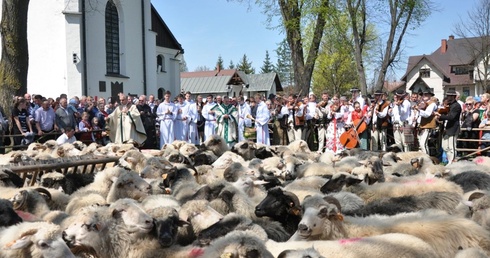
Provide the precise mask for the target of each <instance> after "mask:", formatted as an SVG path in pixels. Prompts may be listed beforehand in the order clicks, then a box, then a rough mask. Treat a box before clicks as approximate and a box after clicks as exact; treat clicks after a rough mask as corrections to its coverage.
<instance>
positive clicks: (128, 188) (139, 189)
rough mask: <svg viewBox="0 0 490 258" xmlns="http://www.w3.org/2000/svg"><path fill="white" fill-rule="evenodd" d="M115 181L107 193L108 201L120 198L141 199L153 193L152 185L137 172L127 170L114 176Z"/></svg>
mask: <svg viewBox="0 0 490 258" xmlns="http://www.w3.org/2000/svg"><path fill="white" fill-rule="evenodd" d="M113 180H114V181H113V183H112V185H111V187H110V189H109V192H108V194H107V198H106V201H107V202H108V203H111V202H114V201H116V200H118V199H120V198H132V199H135V200H140V199H143V198H145V197H146V196H148V195H149V194H150V193H151V186H150V184H148V183H147V182H146V181H145V180H143V179H142V178H141V177H139V176H138V175H137V174H136V173H133V172H126V173H122V174H121V175H120V176H119V177H117V178H113Z"/></svg>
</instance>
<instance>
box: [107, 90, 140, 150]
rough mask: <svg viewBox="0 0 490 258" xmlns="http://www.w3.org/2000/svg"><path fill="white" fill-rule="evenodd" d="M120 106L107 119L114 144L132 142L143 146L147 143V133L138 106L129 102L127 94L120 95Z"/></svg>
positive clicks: (110, 136)
mask: <svg viewBox="0 0 490 258" xmlns="http://www.w3.org/2000/svg"><path fill="white" fill-rule="evenodd" d="M119 101H120V105H119V106H118V107H117V108H115V109H114V111H113V112H112V113H111V114H110V115H109V116H108V117H107V118H106V121H107V122H108V125H109V128H110V132H109V138H110V139H111V141H112V142H113V143H126V142H128V141H130V140H133V141H134V142H136V143H138V144H139V145H142V144H143V143H144V142H145V141H146V132H145V127H144V126H143V122H141V117H140V112H139V111H138V108H137V107H136V105H133V103H131V102H128V98H127V97H126V95H125V94H123V93H119Z"/></svg>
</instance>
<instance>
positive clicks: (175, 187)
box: [163, 168, 201, 202]
mask: <svg viewBox="0 0 490 258" xmlns="http://www.w3.org/2000/svg"><path fill="white" fill-rule="evenodd" d="M163 186H164V187H167V188H170V191H171V193H172V195H173V196H174V197H175V199H177V200H178V201H179V202H183V201H184V200H187V199H188V198H189V197H190V196H192V195H193V194H194V193H195V192H196V191H197V190H198V189H199V188H201V186H200V185H199V184H198V183H197V182H196V179H195V178H194V175H192V173H191V172H190V171H189V169H186V168H181V169H178V170H177V171H173V172H169V173H168V174H167V176H166V178H165V179H164V180H163Z"/></svg>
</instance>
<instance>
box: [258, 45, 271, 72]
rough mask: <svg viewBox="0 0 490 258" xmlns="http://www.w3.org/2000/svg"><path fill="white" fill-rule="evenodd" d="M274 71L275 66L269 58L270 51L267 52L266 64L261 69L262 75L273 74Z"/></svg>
mask: <svg viewBox="0 0 490 258" xmlns="http://www.w3.org/2000/svg"><path fill="white" fill-rule="evenodd" d="M273 71H274V65H273V64H272V62H271V58H270V56H269V51H268V50H266V51H265V59H264V64H263V65H262V67H261V68H260V73H272V72H273Z"/></svg>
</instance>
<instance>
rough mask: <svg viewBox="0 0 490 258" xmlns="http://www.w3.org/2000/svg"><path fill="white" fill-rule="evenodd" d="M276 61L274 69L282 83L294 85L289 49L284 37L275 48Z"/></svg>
mask: <svg viewBox="0 0 490 258" xmlns="http://www.w3.org/2000/svg"><path fill="white" fill-rule="evenodd" d="M276 55H277V63H276V65H275V69H276V72H277V75H278V76H279V79H280V80H281V82H282V84H283V85H287V86H288V87H290V86H293V85H294V70H293V66H292V60H291V50H290V49H289V45H288V42H287V40H286V39H284V40H283V41H282V42H281V43H279V44H278V47H277V49H276Z"/></svg>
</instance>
